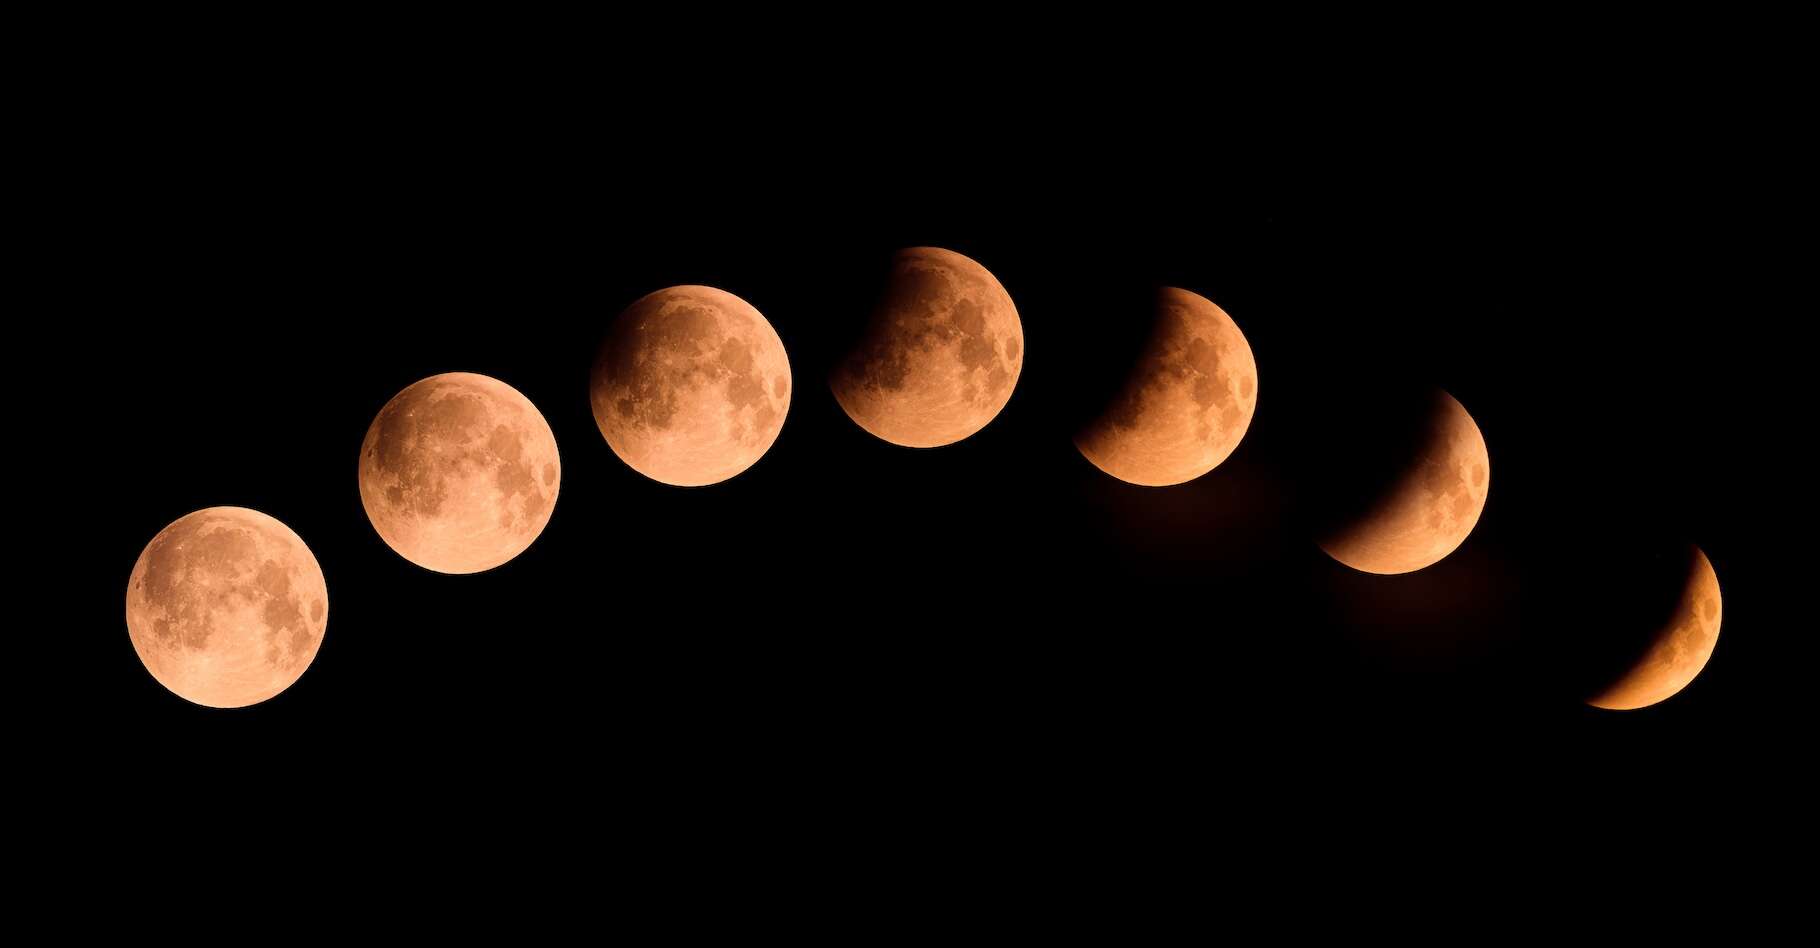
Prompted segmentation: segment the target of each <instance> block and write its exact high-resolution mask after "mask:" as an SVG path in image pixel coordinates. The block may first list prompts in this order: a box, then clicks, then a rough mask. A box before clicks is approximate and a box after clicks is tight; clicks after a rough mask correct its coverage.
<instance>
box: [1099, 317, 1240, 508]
mask: <svg viewBox="0 0 1820 948" xmlns="http://www.w3.org/2000/svg"><path fill="white" fill-rule="evenodd" d="M1155 317H1156V318H1155V328H1154V329H1153V330H1152V332H1151V335H1150V338H1149V340H1148V341H1147V342H1146V344H1145V346H1144V351H1143V354H1142V355H1141V356H1140V357H1139V359H1138V362H1137V365H1136V366H1135V367H1134V368H1133V369H1132V371H1131V373H1130V374H1129V375H1128V376H1127V377H1126V379H1125V381H1124V384H1123V385H1122V387H1121V388H1120V389H1119V391H1118V393H1117V394H1116V395H1115V396H1114V397H1113V399H1112V401H1111V403H1110V404H1109V405H1108V406H1107V407H1106V408H1105V410H1104V411H1102V412H1100V413H1099V414H1098V415H1097V416H1096V417H1094V418H1093V419H1091V420H1090V421H1088V423H1087V424H1086V425H1084V426H1082V428H1081V430H1080V431H1079V432H1078V433H1077V434H1076V435H1075V439H1074V445H1075V447H1076V448H1078V449H1079V450H1080V452H1081V454H1082V455H1083V456H1084V457H1086V458H1087V460H1088V461H1091V462H1093V465H1094V466H1095V467H1097V468H1099V469H1100V470H1102V471H1105V472H1106V473H1107V474H1110V475H1112V476H1113V477H1116V478H1118V479H1119V480H1121V481H1126V482H1129V483H1132V484H1140V485H1143V486H1146V487H1166V486H1169V485H1172V484H1180V483H1183V482H1185V481H1191V480H1193V479H1195V478H1197V477H1200V476H1201V475H1202V474H1205V473H1207V472H1208V471H1211V470H1213V469H1214V468H1215V467H1218V466H1219V464H1220V462H1221V461H1224V460H1226V458H1227V456H1229V455H1231V454H1232V451H1233V449H1234V448H1236V447H1238V446H1239V440H1240V439H1241V438H1243V437H1245V430H1246V429H1247V428H1249V427H1250V426H1251V416H1252V413H1253V412H1254V411H1255V409H1256V408H1257V404H1258V365H1257V362H1256V360H1254V359H1253V358H1252V356H1251V345H1250V344H1249V343H1247V342H1246V341H1245V334H1244V333H1242V332H1240V331H1239V326H1238V324H1237V323H1235V322H1233V321H1232V317H1231V316H1228V315H1226V311H1225V310H1223V309H1221V308H1219V307H1218V306H1216V305H1214V304H1213V302H1212V301H1211V300H1209V299H1207V298H1205V297H1203V296H1199V295H1197V294H1194V293H1190V292H1188V291H1187V290H1179V289H1176V288H1174V287H1165V288H1163V289H1162V290H1161V291H1160V292H1159V293H1158V294H1157V302H1156V313H1155Z"/></svg>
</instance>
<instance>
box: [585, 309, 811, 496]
mask: <svg viewBox="0 0 1820 948" xmlns="http://www.w3.org/2000/svg"><path fill="white" fill-rule="evenodd" d="M792 384H793V383H792V380H791V378H790V359H789V356H788V355H787V354H786V353H785V352H784V343H783V340H782V339H779V338H778V336H777V331H776V330H775V329H773V328H772V327H771V323H770V321H769V320H767V319H765V317H764V316H763V315H762V314H761V313H759V311H758V310H756V309H754V308H753V307H752V305H751V304H750V303H747V302H746V301H745V300H742V299H740V298H739V297H737V296H734V295H733V294H731V293H728V292H725V291H724V290H717V289H715V288H713V287H709V286H673V287H669V288H668V289H662V290H658V291H657V292H655V293H651V294H649V295H647V296H645V297H643V298H641V299H639V300H638V301H636V302H634V303H633V304H632V305H631V306H628V307H626V310H625V312H623V313H621V314H620V315H619V317H618V318H617V319H615V320H614V321H613V324H612V326H611V327H609V329H608V332H607V336H606V339H605V341H603V342H602V344H601V348H600V352H599V354H598V356H597V357H596V358H595V360H594V369H593V373H592V377H591V378H590V380H589V400H590V402H591V403H592V405H593V409H594V423H595V424H596V425H597V426H599V428H600V433H601V435H602V436H603V437H605V438H606V439H607V444H608V446H609V447H611V448H612V449H613V453H614V454H617V455H618V456H619V458H620V460H622V461H624V462H626V464H627V465H629V466H630V467H631V468H632V469H633V470H635V471H637V472H639V473H640V474H643V475H645V476H646V477H649V478H651V479H652V480H655V481H660V482H662V483H665V484H672V485H675V486H678V487H700V486H703V485H707V484H714V483H718V482H720V481H724V480H726V479H727V478H730V477H732V476H734V475H736V474H739V473H740V472H742V471H744V470H746V469H747V468H749V467H751V466H752V465H753V464H755V463H757V462H758V459H759V458H761V457H763V456H764V455H765V452H766V451H769V450H770V449H771V445H772V444H773V443H775V442H776V441H777V435H778V433H779V432H780V431H782V430H783V426H784V416H785V415H786V414H788V413H789V411H790V390H791V386H792Z"/></svg>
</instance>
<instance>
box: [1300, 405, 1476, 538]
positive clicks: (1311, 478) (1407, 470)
mask: <svg viewBox="0 0 1820 948" xmlns="http://www.w3.org/2000/svg"><path fill="white" fill-rule="evenodd" d="M1334 381H1335V382H1336V383H1338V384H1337V385H1336V388H1335V389H1333V390H1332V393H1331V394H1332V397H1331V398H1330V399H1328V400H1327V402H1326V403H1325V404H1324V405H1322V406H1321V408H1320V410H1319V411H1307V412H1306V413H1305V414H1304V416H1303V417H1301V418H1299V419H1297V421H1299V422H1300V427H1299V434H1300V437H1301V443H1300V444H1299V445H1298V446H1297V448H1298V451H1297V462H1298V463H1297V464H1296V465H1295V473H1296V477H1297V482H1298V488H1299V493H1300V496H1301V497H1302V498H1303V505H1302V511H1303V515H1304V517H1305V525H1306V528H1307V530H1308V532H1309V536H1311V537H1312V538H1314V539H1315V540H1316V541H1317V542H1320V541H1325V540H1328V539H1330V538H1333V537H1335V536H1336V535H1340V534H1343V533H1344V532H1345V531H1346V530H1347V529H1348V528H1349V527H1351V526H1352V525H1354V524H1356V523H1357V522H1358V521H1359V520H1360V519H1361V518H1364V517H1367V516H1369V515H1371V514H1372V513H1373V512H1374V511H1375V510H1376V509H1377V508H1378V507H1379V506H1381V505H1382V504H1383V503H1384V501H1385V500H1386V499H1387V498H1388V497H1390V496H1392V495H1393V494H1394V493H1395V492H1396V491H1397V490H1398V489H1399V488H1400V487H1401V486H1402V485H1403V483H1405V482H1406V481H1407V480H1408V478H1410V477H1411V476H1413V475H1414V472H1415V470H1416V467H1417V465H1418V464H1419V463H1420V459H1421V458H1422V457H1424V456H1425V455H1427V454H1428V453H1430V452H1431V451H1433V450H1434V449H1435V448H1436V447H1437V446H1438V445H1444V444H1445V443H1446V441H1447V439H1448V438H1449V437H1450V436H1451V435H1452V434H1453V432H1452V429H1451V428H1450V427H1449V423H1450V421H1451V418H1452V416H1451V415H1450V413H1449V412H1448V411H1447V410H1446V409H1447V407H1448V406H1447V396H1446V395H1445V394H1444V393H1443V392H1442V391H1441V390H1440V389H1438V388H1435V387H1433V386H1426V385H1418V384H1403V383H1397V382H1389V381H1384V380H1379V379H1370V380H1367V379H1357V380H1351V381H1350V383H1349V380H1347V379H1345V378H1344V377H1342V378H1339V379H1335V380H1334ZM1494 473H1495V472H1494Z"/></svg>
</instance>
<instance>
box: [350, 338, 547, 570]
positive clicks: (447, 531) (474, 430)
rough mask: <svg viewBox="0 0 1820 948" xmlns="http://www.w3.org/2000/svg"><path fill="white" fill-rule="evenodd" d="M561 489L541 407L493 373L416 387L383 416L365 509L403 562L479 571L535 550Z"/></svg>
mask: <svg viewBox="0 0 1820 948" xmlns="http://www.w3.org/2000/svg"><path fill="white" fill-rule="evenodd" d="M561 483H562V462H561V459H560V458H559V457H558V456H557V452H556V436H555V435H554V434H552V433H551V431H550V425H549V423H548V422H546V421H544V417H543V415H542V414H541V413H539V412H538V410H537V406H535V405H533V404H531V402H530V400H529V399H527V398H525V397H524V396H523V395H521V394H519V392H518V390H517V389H515V388H513V387H511V386H510V385H507V384H505V383H504V382H501V381H499V380H498V379H493V378H488V377H487V376H484V375H474V374H472V373H468V372H450V373H446V374H443V375H433V376H431V377H429V378H427V379H423V380H422V381H419V382H415V383H413V384H411V385H410V386H408V387H406V388H405V389H404V391H402V392H399V393H398V394H397V395H396V396H394V397H393V398H392V400H391V401H389V402H387V403H386V405H385V407H384V408H381V409H380V410H379V414H378V416H377V417H375V418H374V419H373V424H372V426H371V427H369V428H368V429H367V434H366V440H365V441H363V442H362V443H361V446H360V502H361V504H362V505H363V506H364V507H365V508H366V512H367V519H369V520H371V521H372V523H373V529H374V530H376V531H378V532H379V536H380V538H381V539H383V540H385V542H386V545H387V546H390V547H391V548H392V549H393V550H395V551H397V553H398V555H400V556H402V557H404V558H405V559H407V560H410V561H411V562H413V563H416V564H417V565H418V566H422V567H424V568H425V569H431V570H435V571H437V572H440V573H477V572H480V571H481V570H487V569H492V568H493V567H495V566H498V565H500V564H501V563H505V562H506V561H508V560H510V559H512V558H513V557H515V556H517V555H518V554H520V553H523V552H524V551H525V549H526V548H527V547H529V546H530V545H531V543H532V541H534V540H536V539H537V537H538V535H539V534H541V533H542V532H543V529H544V527H545V525H547V524H548V523H549V522H550V513H551V511H552V510H553V509H554V508H555V505H556V494H557V491H558V489H559V488H560V487H561Z"/></svg>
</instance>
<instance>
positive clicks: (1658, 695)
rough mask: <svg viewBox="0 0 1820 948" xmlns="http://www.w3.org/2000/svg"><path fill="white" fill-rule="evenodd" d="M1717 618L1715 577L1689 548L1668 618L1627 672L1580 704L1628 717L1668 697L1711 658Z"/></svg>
mask: <svg viewBox="0 0 1820 948" xmlns="http://www.w3.org/2000/svg"><path fill="white" fill-rule="evenodd" d="M1723 613H1724V607H1723V604H1722V603H1721V601H1720V597H1719V576H1718V574H1717V573H1715V572H1713V564H1712V561H1711V560H1708V559H1707V558H1706V552H1705V551H1703V550H1701V549H1700V548H1699V547H1694V548H1693V556H1692V558H1691V562H1690V565H1689V568H1688V571H1687V577H1686V579H1685V580H1684V581H1683V583H1682V588H1681V596H1680V600H1679V601H1678V603H1677V604H1676V606H1675V611H1674V614H1673V616H1672V617H1671V618H1670V619H1669V620H1668V621H1667V622H1666V623H1665V624H1664V625H1663V626H1662V627H1661V628H1660V629H1659V630H1658V631H1657V632H1656V633H1655V635H1654V636H1653V637H1652V640H1651V642H1650V643H1649V646H1648V647H1647V649H1645V650H1644V652H1643V654H1642V655H1641V657H1639V658H1638V659H1637V661H1636V662H1635V663H1634V664H1632V665H1631V667H1630V668H1629V670H1628V671H1626V672H1625V673H1624V674H1623V675H1622V676H1621V677H1619V678H1618V680H1617V681H1615V682H1612V683H1611V684H1610V685H1608V686H1607V687H1605V688H1604V689H1603V690H1601V691H1599V692H1598V693H1597V694H1596V695H1594V696H1593V697H1592V698H1589V699H1587V702H1586V703H1587V704H1590V705H1592V706H1593V707H1596V708H1607V709H1610V710H1613V711H1630V710H1634V709H1637V708H1643V707H1648V706H1649V705H1652V704H1655V703H1657V702H1659V701H1662V700H1664V699H1666V698H1671V697H1673V696H1674V695H1675V694H1676V693H1677V692H1679V691H1680V690H1681V689H1683V688H1685V687H1687V684H1688V682H1691V681H1693V680H1694V677H1695V676H1697V675H1699V674H1700V670H1701V669H1703V668H1705V667H1706V662H1707V660H1708V659H1710V658H1712V655H1713V646H1715V645H1717V644H1718V643H1719V620H1720V618H1721V617H1722V615H1723Z"/></svg>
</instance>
